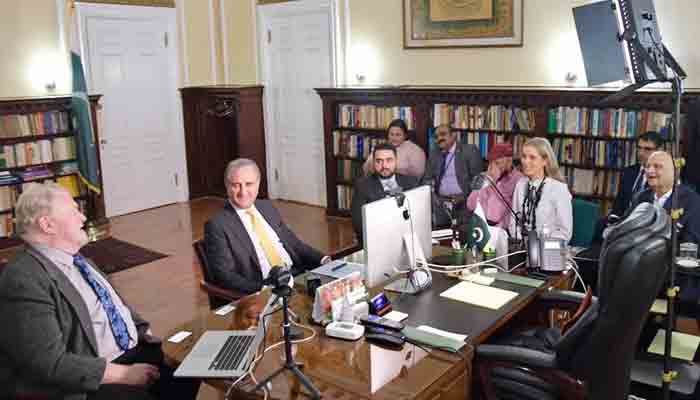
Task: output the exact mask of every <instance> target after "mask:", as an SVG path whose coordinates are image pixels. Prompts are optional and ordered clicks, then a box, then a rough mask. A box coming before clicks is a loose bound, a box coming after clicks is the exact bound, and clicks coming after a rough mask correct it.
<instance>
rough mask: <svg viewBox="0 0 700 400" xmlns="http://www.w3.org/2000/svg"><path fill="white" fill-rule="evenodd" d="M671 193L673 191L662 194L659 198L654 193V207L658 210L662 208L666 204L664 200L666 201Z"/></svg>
mask: <svg viewBox="0 0 700 400" xmlns="http://www.w3.org/2000/svg"><path fill="white" fill-rule="evenodd" d="M671 193H673V190H669V191H668V192H666V193H664V194H663V195H662V196H661V197H659V196H658V195H657V194H656V193H654V205H656V206H657V207H659V208H664V204H666V200H668V198H669V197H671Z"/></svg>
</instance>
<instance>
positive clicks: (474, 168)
mask: <svg viewBox="0 0 700 400" xmlns="http://www.w3.org/2000/svg"><path fill="white" fill-rule="evenodd" d="M454 166H455V175H457V183H458V184H459V187H460V188H461V189H462V193H464V196H465V199H466V197H467V196H469V193H470V192H471V183H472V179H473V178H474V177H475V176H476V175H478V174H480V173H481V172H482V171H483V170H484V166H483V162H482V160H481V154H480V153H479V149H478V148H477V147H476V146H474V145H473V144H466V143H457V146H456V147H455V161H454ZM441 168H442V151H441V150H440V148H435V149H433V151H431V152H430V157H429V158H428V167H427V168H426V169H425V176H423V183H426V184H430V185H437V180H438V178H439V177H440V169H441ZM437 189H438V188H435V191H437Z"/></svg>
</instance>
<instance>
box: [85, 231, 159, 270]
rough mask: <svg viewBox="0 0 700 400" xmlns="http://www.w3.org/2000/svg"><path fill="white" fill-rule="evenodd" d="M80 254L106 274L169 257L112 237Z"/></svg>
mask: <svg viewBox="0 0 700 400" xmlns="http://www.w3.org/2000/svg"><path fill="white" fill-rule="evenodd" d="M80 253H81V254H82V255H84V256H85V257H88V258H90V259H92V260H93V261H94V262H95V264H97V266H98V267H99V268H100V269H101V270H102V271H103V272H104V273H106V274H111V273H113V272H118V271H123V270H125V269H129V268H133V267H136V266H138V265H142V264H146V263H149V262H152V261H155V260H159V259H161V258H164V257H168V255H167V254H163V253H158V252H157V251H153V250H149V249H144V248H143V247H140V246H137V245H135V244H131V243H128V242H125V241H123V240H119V239H115V238H112V237H109V238H106V239H101V240H98V241H96V242H92V243H88V244H87V245H85V246H83V248H82V249H80Z"/></svg>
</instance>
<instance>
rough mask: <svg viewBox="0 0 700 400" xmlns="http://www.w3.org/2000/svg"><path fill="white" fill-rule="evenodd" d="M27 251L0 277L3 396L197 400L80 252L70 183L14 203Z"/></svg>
mask: <svg viewBox="0 0 700 400" xmlns="http://www.w3.org/2000/svg"><path fill="white" fill-rule="evenodd" d="M15 211H16V220H17V230H18V233H19V234H20V235H21V237H22V239H24V241H25V242H26V246H25V248H24V249H22V250H20V251H19V252H18V254H17V256H16V257H15V258H14V259H13V261H11V262H10V264H9V265H8V266H7V267H5V269H4V270H3V271H2V273H1V274H0V316H1V318H2V321H3V322H2V328H1V329H0V398H4V396H9V397H10V398H14V397H20V398H34V397H37V398H52V399H54V398H61V399H81V400H82V399H121V398H129V399H150V398H153V396H156V397H160V398H167V399H194V398H195V397H196V396H197V391H198V390H199V382H198V381H193V380H189V379H187V380H177V381H175V380H173V378H172V372H173V371H172V369H170V368H168V367H166V366H165V365H164V364H163V353H162V351H161V348H160V340H158V339H156V338H154V337H152V336H151V334H150V330H149V324H148V322H146V321H144V320H143V319H142V318H141V317H139V315H138V314H136V313H135V312H134V311H133V310H132V309H131V308H129V306H128V305H126V303H125V302H124V301H123V300H122V298H121V296H120V295H119V294H118V293H117V291H116V290H115V289H114V288H113V287H112V286H111V285H110V283H109V282H108V281H107V279H106V277H105V276H103V275H102V273H101V272H100V270H99V269H98V268H97V267H96V266H95V265H94V264H93V263H92V262H91V261H89V260H87V259H86V258H84V257H82V256H81V255H80V253H79V252H78V251H79V250H80V248H81V247H82V246H83V245H85V244H86V243H87V234H86V233H85V231H83V229H82V227H83V223H84V222H85V216H83V214H82V213H80V211H79V210H78V206H77V204H76V203H75V201H74V200H73V198H72V197H71V195H70V193H68V192H67V191H66V190H65V189H63V188H61V187H60V186H57V185H55V184H31V185H30V186H29V187H28V188H26V189H25V190H24V192H23V193H22V195H21V196H20V197H19V199H18V201H17V206H16V208H15Z"/></svg>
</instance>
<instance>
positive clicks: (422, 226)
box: [362, 185, 432, 288]
mask: <svg viewBox="0 0 700 400" xmlns="http://www.w3.org/2000/svg"><path fill="white" fill-rule="evenodd" d="M401 195H403V202H401ZM401 195H398V196H394V197H387V198H385V199H381V200H377V201H375V202H372V203H368V204H365V205H364V206H363V207H362V236H363V238H364V250H365V257H366V262H367V273H366V276H365V278H366V279H367V285H368V287H370V288H371V287H375V286H377V285H380V284H382V283H383V282H384V281H386V280H387V279H389V277H391V276H394V275H395V270H394V268H398V269H401V270H408V268H409V267H411V266H412V265H414V264H413V263H414V262H415V260H411V258H410V257H409V254H410V253H413V254H420V253H419V252H422V253H423V254H424V255H426V256H428V257H429V256H430V255H431V248H432V237H431V233H432V230H431V216H430V186H428V185H425V186H419V187H417V188H415V189H411V190H408V191H406V192H403V193H401ZM399 203H402V204H399ZM404 236H408V237H409V238H413V240H409V245H412V246H413V249H410V248H408V249H407V248H406V245H405V244H404ZM419 249H420V250H419ZM414 257H415V256H414Z"/></svg>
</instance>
